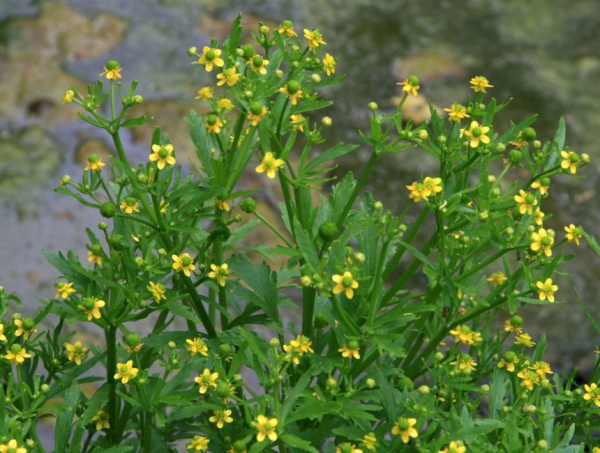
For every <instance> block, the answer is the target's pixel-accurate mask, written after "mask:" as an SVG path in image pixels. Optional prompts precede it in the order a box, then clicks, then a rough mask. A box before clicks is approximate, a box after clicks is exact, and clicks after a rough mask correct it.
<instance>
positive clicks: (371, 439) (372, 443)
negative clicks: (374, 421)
mask: <svg viewBox="0 0 600 453" xmlns="http://www.w3.org/2000/svg"><path fill="white" fill-rule="evenodd" d="M361 443H362V445H363V447H365V448H366V449H367V450H371V451H377V438H376V437H375V433H369V434H365V436H364V437H363V438H362V440H361Z"/></svg>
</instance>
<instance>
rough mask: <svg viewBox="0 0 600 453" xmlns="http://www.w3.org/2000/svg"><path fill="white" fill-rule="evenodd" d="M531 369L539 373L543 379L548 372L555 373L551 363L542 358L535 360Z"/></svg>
mask: <svg viewBox="0 0 600 453" xmlns="http://www.w3.org/2000/svg"><path fill="white" fill-rule="evenodd" d="M530 369H532V370H533V371H535V372H536V373H537V374H539V375H540V377H541V378H542V379H545V378H546V375H547V374H554V371H552V369H551V368H550V365H549V364H548V363H546V362H544V361H542V360H540V361H539V362H535V363H534V364H533V366H532V367H530Z"/></svg>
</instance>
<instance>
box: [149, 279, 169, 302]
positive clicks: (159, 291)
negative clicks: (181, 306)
mask: <svg viewBox="0 0 600 453" xmlns="http://www.w3.org/2000/svg"><path fill="white" fill-rule="evenodd" d="M146 289H147V290H148V291H150V292H151V293H152V296H153V297H154V300H155V302H156V303H160V301H161V299H165V300H166V299H167V296H165V285H163V284H162V283H154V282H149V284H148V286H146Z"/></svg>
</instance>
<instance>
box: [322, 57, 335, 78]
mask: <svg viewBox="0 0 600 453" xmlns="http://www.w3.org/2000/svg"><path fill="white" fill-rule="evenodd" d="M335 65H336V62H335V58H333V57H332V56H331V55H329V54H328V53H326V54H325V57H324V58H323V70H324V71H325V73H326V74H327V75H328V76H330V75H331V74H335Z"/></svg>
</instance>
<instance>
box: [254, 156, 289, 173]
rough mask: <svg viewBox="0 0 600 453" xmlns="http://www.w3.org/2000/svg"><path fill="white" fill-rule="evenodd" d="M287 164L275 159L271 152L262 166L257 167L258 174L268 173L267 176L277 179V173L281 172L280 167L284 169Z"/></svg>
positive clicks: (264, 158)
mask: <svg viewBox="0 0 600 453" xmlns="http://www.w3.org/2000/svg"><path fill="white" fill-rule="evenodd" d="M284 165H285V162H284V161H283V160H281V159H275V156H273V153H272V152H271V151H267V152H266V153H265V157H263V160H262V162H261V164H260V165H259V166H258V167H256V173H265V172H266V173H267V176H268V177H269V178H271V179H273V178H274V177H275V173H276V172H278V171H279V168H280V167H283V166H284Z"/></svg>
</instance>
